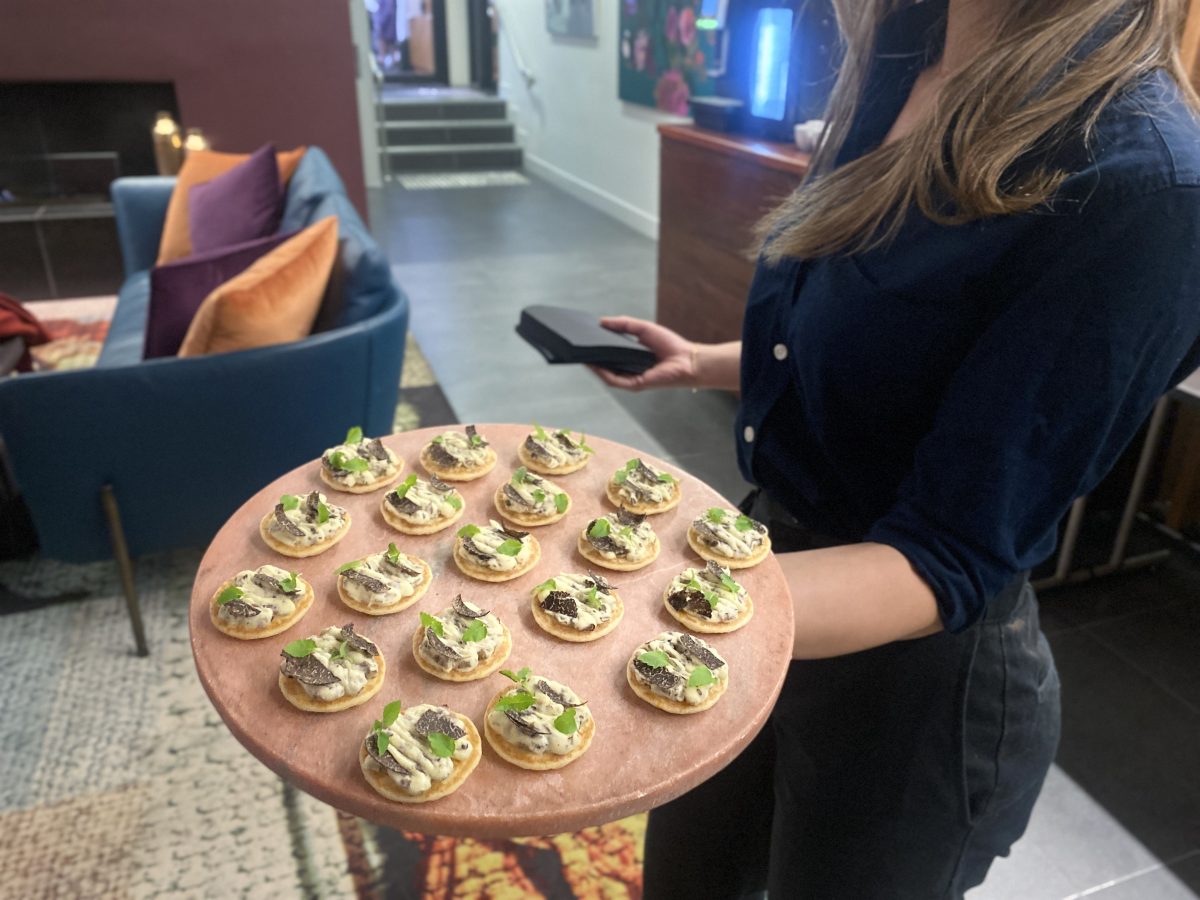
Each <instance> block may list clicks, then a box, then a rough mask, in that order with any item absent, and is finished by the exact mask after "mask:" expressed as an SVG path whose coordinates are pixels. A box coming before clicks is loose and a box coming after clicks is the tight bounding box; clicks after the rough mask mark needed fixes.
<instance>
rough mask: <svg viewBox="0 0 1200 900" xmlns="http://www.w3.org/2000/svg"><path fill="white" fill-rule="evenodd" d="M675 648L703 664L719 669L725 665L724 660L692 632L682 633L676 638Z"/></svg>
mask: <svg viewBox="0 0 1200 900" xmlns="http://www.w3.org/2000/svg"><path fill="white" fill-rule="evenodd" d="M675 648H676V649H677V650H678V651H679V652H680V653H682V654H684V655H685V656H687V657H688V658H690V659H694V660H696V662H698V663H700V665H702V666H708V668H710V669H719V668H721V666H723V665H725V662H724V660H722V659H721V658H720V657H719V656H717V655H716V654H715V653H713V652H712V651H711V650H709V649H708V648H707V647H705V646H704V645H703V644H701V643H700V642H699V641H698V640H696V639H695V638H694V637H692V636H691V635H690V634H683V635H680V636H679V637H678V638H676V639H675Z"/></svg>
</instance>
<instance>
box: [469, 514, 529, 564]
mask: <svg viewBox="0 0 1200 900" xmlns="http://www.w3.org/2000/svg"><path fill="white" fill-rule="evenodd" d="M516 534H520V535H523V537H521V538H519V539H518V538H515V537H513V535H516ZM459 540H461V541H462V547H463V553H464V555H465V556H466V557H467V559H469V560H470V561H471V562H473V563H474V564H475V565H477V566H482V567H483V568H487V569H495V570H496V571H497V572H511V571H512V570H513V569H516V568H518V567H520V566H522V565H524V564H525V563H526V562H528V561H529V557H530V555H531V554H532V553H533V544H532V542H531V541H530V537H529V533H528V532H523V531H510V530H506V529H505V528H504V526H503V525H501V524H500V523H499V522H497V521H496V520H495V519H491V520H489V523H488V525H487V526H486V527H479V530H478V531H477V532H475V533H474V534H472V535H470V536H469V537H462V538H460V539H459ZM514 540H519V541H520V544H521V548H520V550H518V551H517V553H516V554H514V555H509V554H507V553H501V552H500V551H499V548H500V547H501V546H502V545H504V544H505V543H507V542H509V541H514Z"/></svg>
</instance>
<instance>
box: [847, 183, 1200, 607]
mask: <svg viewBox="0 0 1200 900" xmlns="http://www.w3.org/2000/svg"><path fill="white" fill-rule="evenodd" d="M1042 218H1043V221H1039V223H1038V225H1037V226H1036V227H1035V228H1034V229H1033V234H1032V236H1031V240H1030V242H1028V243H1027V244H1026V246H1025V250H1026V252H1025V253H1024V254H1020V253H1018V254H1010V255H1009V256H1008V257H1007V258H1006V261H1005V262H1004V265H1005V266H1006V267H1008V269H1009V271H1006V272H1003V273H1002V274H1003V276H1004V277H1005V278H1006V279H1009V280H1011V282H1012V283H1014V284H1015V285H1016V287H1015V289H1014V290H1013V292H1012V295H1011V297H1010V299H1009V301H1008V302H1007V303H1006V304H1005V305H1004V307H1003V309H1001V310H1000V311H999V313H998V314H996V315H995V317H994V318H993V319H992V320H991V323H990V324H989V326H988V327H987V329H986V331H985V332H984V333H983V336H982V338H981V339H980V340H979V341H978V342H977V343H976V344H975V345H974V346H973V347H972V349H971V350H970V352H969V353H968V354H967V355H966V357H965V358H964V359H963V361H962V363H961V365H960V366H959V368H958V369H957V371H956V372H955V374H954V377H953V378H952V380H951V382H950V384H949V386H948V388H947V390H946V392H945V394H944V396H943V397H942V398H941V401H940V403H939V404H938V410H937V414H936V417H935V419H934V424H933V426H932V428H931V429H930V431H929V432H928V434H926V436H925V437H924V438H923V439H922V440H921V442H920V443H919V444H918V446H917V449H916V452H915V455H914V458H913V464H912V469H911V471H910V472H909V474H908V476H907V478H905V480H904V481H903V482H902V484H901V486H900V488H899V491H898V492H897V496H896V499H895V503H894V505H893V506H892V507H891V508H890V510H889V511H888V512H887V513H886V514H885V515H883V516H882V517H881V518H880V519H879V520H877V521H876V522H875V523H874V524H873V526H872V527H871V529H870V530H869V532H868V534H867V535H866V540H868V541H873V542H878V543H883V544H888V545H890V546H892V547H895V548H896V549H897V550H899V551H900V552H901V553H903V554H904V555H905V556H906V557H907V558H908V560H909V562H910V563H911V564H912V566H913V569H914V570H915V571H916V572H917V574H918V575H920V577H921V578H922V579H924V580H925V582H926V583H927V584H928V585H929V586H930V588H931V589H932V590H933V592H934V594H935V596H936V598H937V602H938V606H939V609H940V612H941V617H942V620H943V623H944V625H945V627H946V628H947V629H949V630H951V631H959V630H961V629H963V628H965V627H967V626H968V625H970V624H971V623H972V622H974V621H975V620H977V619H978V618H979V617H980V616H981V615H982V613H983V611H984V609H985V608H986V604H987V601H988V599H989V598H990V597H992V596H994V595H995V594H996V593H997V592H999V591H1000V590H1001V589H1002V588H1003V587H1004V586H1005V585H1006V584H1007V583H1008V582H1010V581H1011V580H1012V579H1013V578H1014V577H1015V576H1016V575H1017V574H1018V573H1019V572H1022V571H1024V570H1027V569H1029V568H1031V567H1033V566H1034V565H1036V564H1038V563H1039V562H1041V561H1042V560H1044V559H1045V558H1046V557H1048V556H1049V555H1050V554H1051V553H1052V552H1053V549H1054V543H1055V537H1056V534H1057V525H1058V522H1059V521H1060V519H1061V518H1062V516H1063V515H1064V513H1065V512H1066V511H1067V509H1068V508H1069V506H1070V504H1071V502H1072V501H1073V500H1074V499H1075V498H1077V497H1079V496H1082V495H1084V494H1086V493H1087V492H1089V491H1090V490H1091V489H1092V488H1094V487H1095V486H1096V484H1097V483H1098V482H1099V481H1100V479H1101V478H1102V477H1103V476H1104V474H1105V473H1106V472H1107V471H1108V470H1109V469H1110V468H1111V467H1112V466H1113V464H1114V463H1115V461H1116V459H1117V457H1118V456H1119V454H1120V453H1121V452H1122V450H1123V449H1124V448H1125V447H1126V446H1127V445H1128V444H1129V442H1130V441H1131V440H1132V439H1133V437H1134V435H1135V434H1136V433H1137V431H1138V428H1139V427H1140V426H1141V424H1142V423H1143V421H1144V420H1145V418H1146V416H1147V414H1148V413H1149V411H1150V410H1151V408H1152V407H1153V405H1154V403H1155V401H1156V400H1157V398H1158V397H1159V396H1161V395H1162V394H1163V393H1164V392H1165V391H1167V390H1169V389H1170V388H1171V387H1172V386H1173V385H1174V384H1175V383H1176V382H1177V381H1178V380H1180V379H1181V378H1182V377H1185V376H1186V375H1187V374H1188V373H1189V372H1190V371H1191V369H1192V368H1193V367H1195V366H1196V365H1197V364H1198V363H1200V346H1198V344H1197V338H1198V335H1200V187H1192V186H1174V187H1170V188H1167V189H1163V190H1160V191H1157V192H1155V193H1151V194H1146V195H1142V196H1132V197H1126V198H1123V199H1121V200H1120V201H1119V202H1117V201H1110V202H1096V203H1094V204H1092V203H1089V204H1088V205H1087V206H1086V207H1085V208H1084V210H1082V211H1081V212H1079V213H1076V214H1074V215H1070V216H1061V217H1055V216H1045V217H1042ZM1039 231H1040V235H1039ZM1047 247H1052V248H1053V249H1052V250H1047V249H1046V248H1047Z"/></svg>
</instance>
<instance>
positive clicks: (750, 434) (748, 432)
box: [742, 425, 754, 444]
mask: <svg viewBox="0 0 1200 900" xmlns="http://www.w3.org/2000/svg"><path fill="white" fill-rule="evenodd" d="M742 437H744V438H745V439H746V443H747V444H751V443H753V442H754V429H753V428H752V427H750V426H749V425H747V426H746V427H745V428H743V429H742Z"/></svg>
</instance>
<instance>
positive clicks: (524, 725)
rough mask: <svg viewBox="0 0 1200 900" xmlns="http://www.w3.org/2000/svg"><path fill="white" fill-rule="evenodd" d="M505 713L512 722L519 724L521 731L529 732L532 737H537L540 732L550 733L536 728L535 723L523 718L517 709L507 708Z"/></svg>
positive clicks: (518, 727) (518, 728)
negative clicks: (532, 723)
mask: <svg viewBox="0 0 1200 900" xmlns="http://www.w3.org/2000/svg"><path fill="white" fill-rule="evenodd" d="M504 715H505V716H507V717H508V721H510V722H512V723H513V724H514V725H516V726H517V730H518V731H520V732H522V733H524V734H527V735H529V736H530V737H536V736H537V735H539V734H549V733H550V732H548V731H542V730H541V729H538V728H534V727H533V725H531V724H530V723H528V722H526V721H525V720H524V719H522V718H521V714H520V713H519V712H516V711H515V710H511V709H506V710H505V711H504Z"/></svg>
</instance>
